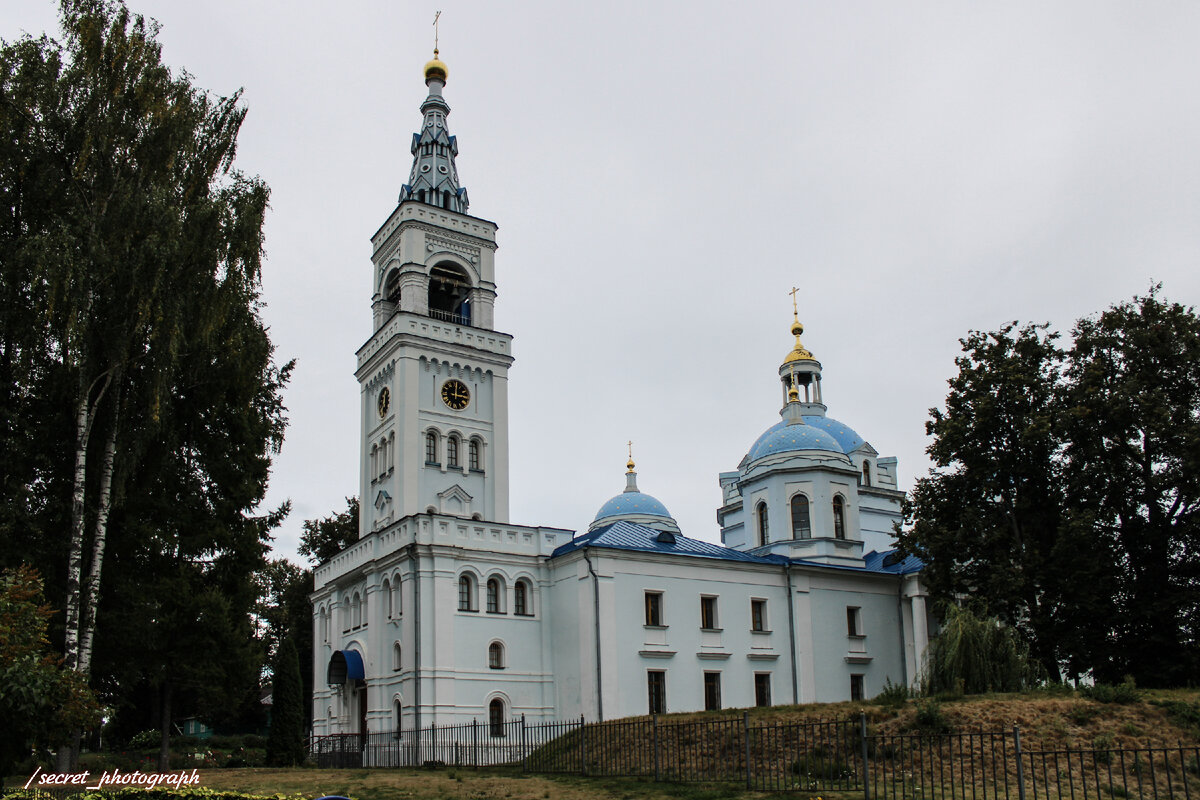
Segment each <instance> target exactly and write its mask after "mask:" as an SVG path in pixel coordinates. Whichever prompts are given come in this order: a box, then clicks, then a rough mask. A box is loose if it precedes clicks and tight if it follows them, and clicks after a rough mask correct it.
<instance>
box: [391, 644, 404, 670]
mask: <svg viewBox="0 0 1200 800" xmlns="http://www.w3.org/2000/svg"><path fill="white" fill-rule="evenodd" d="M400 656H401V650H400V643H399V642H396V643H395V644H393V645H392V669H393V670H395V671H396V672H399V671H400V665H401V664H402V663H404V662H402V661H401V660H400Z"/></svg>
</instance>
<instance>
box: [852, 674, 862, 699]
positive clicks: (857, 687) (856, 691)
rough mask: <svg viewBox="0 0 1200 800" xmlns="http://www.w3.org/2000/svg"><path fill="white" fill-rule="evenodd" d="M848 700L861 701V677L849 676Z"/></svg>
mask: <svg viewBox="0 0 1200 800" xmlns="http://www.w3.org/2000/svg"><path fill="white" fill-rule="evenodd" d="M850 699H851V700H862V699H863V676H862V675H851V676H850Z"/></svg>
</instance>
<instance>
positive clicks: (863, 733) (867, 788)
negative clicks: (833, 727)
mask: <svg viewBox="0 0 1200 800" xmlns="http://www.w3.org/2000/svg"><path fill="white" fill-rule="evenodd" d="M858 733H859V739H861V740H862V747H861V749H862V776H863V800H871V764H870V762H869V761H867V756H868V755H869V753H868V752H867V750H868V748H867V713H866V712H865V711H864V712H861V713H860V714H859V715H858ZM1022 800H1024V798H1022Z"/></svg>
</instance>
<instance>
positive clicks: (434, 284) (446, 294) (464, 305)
mask: <svg viewBox="0 0 1200 800" xmlns="http://www.w3.org/2000/svg"><path fill="white" fill-rule="evenodd" d="M471 289H472V285H471V278H470V276H469V275H468V274H467V272H466V270H464V269H463V268H462V267H460V266H458V265H457V264H454V263H452V262H449V261H442V262H439V263H437V264H435V265H434V266H433V268H432V269H430V270H429V316H431V317H433V318H434V319H441V320H445V321H447V322H456V323H458V324H460V325H470V324H471Z"/></svg>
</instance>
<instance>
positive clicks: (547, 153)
mask: <svg viewBox="0 0 1200 800" xmlns="http://www.w3.org/2000/svg"><path fill="white" fill-rule="evenodd" d="M56 5H57V4H56V3H53V2H51V1H50V0H36V1H35V0H4V3H3V15H2V17H0V37H3V38H5V39H7V40H11V39H13V38H15V37H16V36H18V35H19V34H20V32H21V31H28V32H30V33H40V32H42V31H43V30H47V31H51V32H53V31H56V29H57V22H56V15H55V14H56V12H55V9H56ZM131 7H132V9H133V10H135V11H137V12H141V13H144V14H146V15H148V16H151V17H154V18H156V19H157V20H159V22H161V24H162V31H161V34H160V39H161V41H162V43H163V45H164V47H163V52H164V58H165V60H166V61H167V63H168V64H170V65H172V66H173V67H180V68H186V69H187V70H188V71H189V72H190V73H191V74H192V75H193V76H195V83H196V84H197V85H198V86H200V87H203V88H206V89H208V90H210V91H212V92H214V93H217V94H228V93H230V92H232V91H235V90H237V89H238V88H239V87H241V88H242V89H243V90H244V93H243V100H244V102H245V104H246V105H247V106H248V107H249V109H250V113H249V116H248V117H247V120H246V123H245V126H244V127H243V129H242V135H241V139H240V149H239V153H238V165H239V166H240V168H241V169H242V170H243V171H244V172H247V173H252V174H258V175H260V176H262V177H263V178H264V179H265V180H266V181H267V183H268V184H269V185H270V186H271V189H272V203H271V206H272V207H271V212H270V215H269V217H268V219H267V228H266V248H267V261H266V266H265V269H264V290H263V300H264V301H265V303H266V306H265V308H264V311H263V314H264V317H265V319H266V321H267V323H268V324H269V325H270V327H271V335H272V339H273V341H274V342H275V345H276V348H277V355H278V358H279V360H281V361H283V360H286V359H289V358H295V359H296V360H297V368H296V371H295V375H294V378H293V380H292V383H291V386H290V387H289V388H288V390H287V393H286V404H287V406H288V409H289V416H290V419H291V424H290V426H289V428H288V433H287V442H286V444H285V445H284V450H283V453H282V454H281V455H280V456H279V458H278V460H277V462H276V467H275V471H274V477H273V478H272V483H271V489H270V493H269V496H268V502H269V503H270V504H278V503H279V502H281V501H283V500H284V499H288V498H290V499H291V501H292V514H291V517H290V518H289V519H288V521H287V522H286V523H285V525H284V527H283V528H282V529H281V530H280V531H279V532H278V535H277V541H276V547H277V550H278V551H279V552H281V553H283V554H285V555H292V556H294V551H295V545H296V542H297V539H298V536H299V531H300V523H301V521H302V520H304V519H306V518H311V517H317V516H324V515H327V514H329V513H331V512H333V511H335V510H338V509H340V508H343V507H344V499H343V498H344V497H345V496H347V495H352V494H355V493H357V492H358V484H357V475H358V470H357V461H358V458H359V443H358V433H359V420H358V413H359V412H358V409H359V402H358V396H359V394H358V393H359V390H358V384H357V382H356V381H355V379H354V374H353V373H354V369H355V357H354V352H355V350H356V349H357V348H358V347H359V346H361V345H362V344H363V342H364V341H365V340H366V338H367V337H368V336H369V335H370V333H371V311H370V298H371V271H372V269H371V262H370V255H371V247H370V236H371V234H372V233H374V232H375V230H376V229H377V228H378V227H379V225H380V224H382V223H383V221H384V220H385V219H386V218H387V216H388V214H389V213H390V212H391V211H392V209H393V208H394V206H395V203H396V197H397V194H398V192H399V190H400V186H401V184H402V183H403V182H404V181H405V179H406V178H407V176H408V171H409V168H410V166H411V156H410V155H409V152H408V143H409V140H410V138H411V135H412V132H413V131H416V130H417V129H418V128H419V125H420V122H421V115H420V112H419V110H418V109H419V106H420V103H421V101H422V100H423V99H424V97H425V94H426V90H425V86H424V83H423V80H422V74H421V69H422V66H423V65H424V63H425V61H427V60H428V59H429V58H430V56H431V50H432V45H433V28H432V26H431V21H432V19H433V14H434V11H435V10H437V9H441V10H442V11H443V14H442V21H441V56H442V59H443V60H444V61H445V62H446V63H447V64H448V65H449V70H450V76H449V82H448V85H447V87H446V91H445V96H446V99H447V100H448V101H449V103H450V105H451V108H452V109H453V112H452V113H451V115H450V118H449V125H450V129H451V131H452V132H453V133H454V134H456V135H457V136H458V142H459V151H460V152H459V157H458V171H459V175H460V177H461V179H462V182H463V184H464V185H465V186H466V187H467V189H468V191H469V193H470V198H471V208H470V211H471V213H472V214H473V215H475V216H479V217H483V218H485V219H489V220H493V221H495V222H496V223H498V224H499V226H500V231H499V234H498V240H499V244H500V249H499V251H498V253H497V261H496V265H497V266H496V276H497V278H496V280H497V283H498V291H499V297H498V300H497V308H496V327H497V328H498V329H500V330H503V331H506V332H508V333H511V334H513V335H514V337H515V342H514V345H513V348H514V354H515V356H516V363H515V365H514V366H513V368H512V370H511V372H510V373H509V386H510V405H511V410H512V411H511V413H512V416H511V429H510V434H511V451H512V452H511V465H510V467H511V486H512V521H513V522H516V523H521V524H528V525H551V526H559V527H566V528H573V529H579V530H584V529H586V527H587V525H588V524H589V523H590V522H591V520H592V518H593V516H594V515H595V512H596V510H597V509H598V508H599V506H600V505H601V504H602V503H603V502H604V501H605V500H606V499H607V498H608V497H610V496H612V495H613V494H616V493H617V492H619V491H621V489H622V488H623V487H624V479H623V476H622V473H623V471H624V463H625V459H626V451H625V442H626V441H627V440H629V439H632V440H633V442H634V457H635V459H636V460H637V463H638V472H639V485H640V486H641V488H642V489H643V491H646V492H648V493H650V494H653V495H655V496H656V497H658V498H659V499H660V500H662V501H663V502H664V503H665V504H666V505H667V507H668V508H669V509H670V510H671V512H672V514H673V515H674V516H675V517H676V519H677V520H678V521H679V523H680V526H681V527H682V529H683V531H684V533H685V534H686V535H689V536H692V537H695V538H700V539H707V540H710V541H717V540H718V528H717V525H716V520H715V509H716V507H717V505H718V503H719V501H720V492H719V490H718V484H717V473H719V472H721V471H727V470H732V469H735V468H736V466H737V464H738V462H739V461H740V460H741V458H742V456H743V455H745V453H746V451H747V450H748V449H749V446H750V445H751V444H752V443H753V441H754V439H755V438H756V437H757V436H758V435H759V434H760V433H761V432H762V431H763V430H765V429H766V428H767V427H769V426H770V425H772V424H773V423H774V422H776V421H777V420H778V410H779V399H780V392H779V389H778V377H777V374H776V370H777V368H778V365H779V363H780V362H781V361H782V359H783V357H784V355H785V354H786V353H787V352H788V351H789V350H790V348H791V346H792V339H791V337H790V336H789V334H788V327H789V325H790V323H791V314H792V307H791V298H790V297H789V295H788V291H789V289H790V288H791V287H792V286H798V287H800V288H801V290H802V291H801V294H800V295H799V300H800V318H801V321H802V322H803V323H804V324H805V326H806V329H807V332H806V334H805V336H804V343H805V345H806V346H807V347H808V348H809V349H810V350H812V351H813V353H814V354H815V355H816V357H817V358H818V359H819V360H820V361H821V363H822V366H823V368H824V383H823V386H824V393H825V401H826V403H827V405H828V406H829V415H830V416H832V417H835V418H837V419H839V420H841V421H843V422H845V423H846V424H848V425H850V426H851V427H852V428H854V429H856V430H857V431H858V432H859V433H860V434H862V435H863V436H864V437H865V438H866V439H867V440H868V441H869V442H871V444H873V445H874V446H875V448H876V449H877V450H878V451H879V452H880V454H881V455H884V456H887V455H895V456H897V457H899V460H900V465H899V469H900V481H901V487H902V488H908V487H910V486H911V485H912V482H913V481H914V480H915V479H916V478H917V477H919V476H921V475H923V474H924V473H925V472H926V471H927V469H928V461H927V459H926V457H925V454H924V448H925V446H926V437H925V433H924V422H925V419H926V418H927V414H928V409H929V408H930V407H931V406H935V405H940V404H941V403H942V401H943V399H944V397H945V393H946V383H945V381H946V379H947V378H948V377H949V376H950V375H951V374H952V372H953V369H954V367H953V359H954V357H955V355H956V354H957V352H958V349H959V346H958V339H959V337H961V336H963V335H964V334H965V333H966V332H967V331H968V330H970V329H986V330H993V329H996V328H997V327H999V326H1001V325H1003V324H1004V323H1005V322H1006V321H1010V320H1015V319H1020V320H1030V321H1038V322H1050V323H1051V324H1052V325H1054V326H1056V327H1058V328H1060V329H1062V330H1064V331H1065V330H1067V329H1069V328H1070V326H1071V324H1072V323H1073V321H1074V320H1075V319H1077V318H1078V317H1080V316H1085V315H1088V314H1093V313H1096V312H1098V311H1100V310H1102V309H1103V308H1105V307H1107V306H1108V305H1110V304H1112V303H1115V302H1118V301H1121V300H1125V299H1129V298H1131V297H1132V296H1133V295H1134V294H1135V293H1144V292H1145V291H1146V290H1147V289H1148V287H1149V286H1150V285H1151V283H1152V282H1154V281H1161V282H1162V283H1163V284H1164V293H1165V296H1166V297H1167V298H1168V299H1171V300H1176V301H1179V302H1183V303H1186V304H1197V303H1200V270H1198V269H1197V264H1198V256H1200V92H1198V91H1197V89H1196V81H1197V75H1198V74H1200V69H1198V66H1200V65H1198V60H1200V4H1196V3H1185V2H1145V3H1128V2H1096V1H1095V0H1088V2H1069V3H1068V2H1046V1H1045V0H1036V2H1003V3H1000V2H978V3H965V2H943V3H935V2H919V3H917V2H913V3H902V2H895V0H886V2H884V1H881V2H853V3H846V2H836V3H835V2H827V3H811V2H765V3H755V4H749V5H745V4H734V3H715V2H695V1H694V0H691V1H689V2H669V3H668V2H662V3H656V2H644V1H643V2H614V1H613V0H608V1H607V2H604V3H588V4H584V3H564V2H561V0H560V1H559V2H536V3H534V2H529V3H524V2H521V3H518V2H503V3H502V2H494V0H493V2H484V1H482V0H481V1H480V2H458V1H457V0H436V2H435V3H432V4H429V3H417V2H410V1H408V0H406V1H405V2H402V3H401V2H384V1H383V0H377V1H376V2H344V3H337V4H334V3H329V2H320V3H318V2H308V1H307V0H289V2H282V1H276V0H271V1H269V2H268V1H267V0H262V2H257V1H251V0H228V1H226V0H193V2H188V3H183V2H178V0H131Z"/></svg>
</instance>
